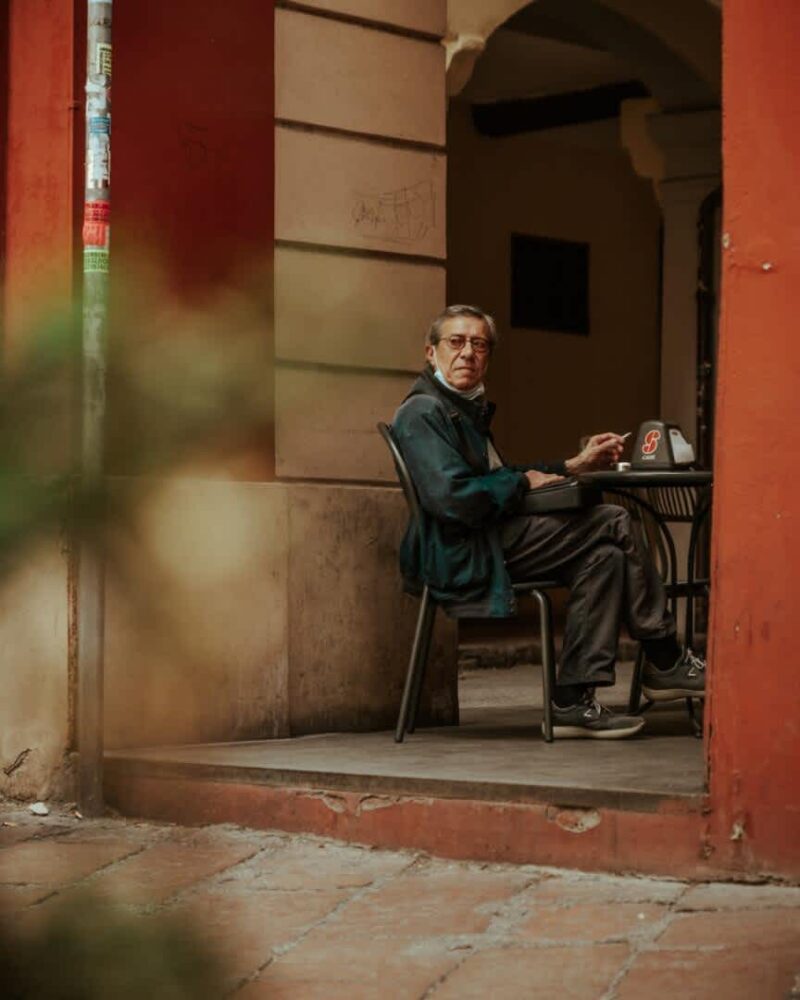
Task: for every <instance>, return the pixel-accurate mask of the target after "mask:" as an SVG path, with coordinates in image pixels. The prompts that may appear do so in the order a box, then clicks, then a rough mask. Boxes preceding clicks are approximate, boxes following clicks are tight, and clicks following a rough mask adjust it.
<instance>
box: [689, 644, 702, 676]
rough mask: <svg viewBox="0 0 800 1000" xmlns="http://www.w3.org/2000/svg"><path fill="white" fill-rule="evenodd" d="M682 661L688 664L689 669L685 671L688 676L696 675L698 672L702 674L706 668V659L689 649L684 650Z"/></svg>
mask: <svg viewBox="0 0 800 1000" xmlns="http://www.w3.org/2000/svg"><path fill="white" fill-rule="evenodd" d="M684 661H685V662H686V663H687V664H688V666H689V670H688V672H687V673H688V676H689V677H697V675H698V674H702V673H703V671H704V670H705V669H706V661H705V660H703V659H702V658H701V657H699V656H697V655H696V654H695V653H693V652H692V651H691V649H687V650H686V655H685V657H684Z"/></svg>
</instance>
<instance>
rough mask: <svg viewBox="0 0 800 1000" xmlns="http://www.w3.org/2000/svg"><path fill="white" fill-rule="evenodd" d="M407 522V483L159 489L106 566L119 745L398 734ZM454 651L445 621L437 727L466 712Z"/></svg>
mask: <svg viewBox="0 0 800 1000" xmlns="http://www.w3.org/2000/svg"><path fill="white" fill-rule="evenodd" d="M124 485H125V484H124V483H120V484H119V488H120V489H122V488H123V487H124ZM404 524H405V510H404V503H403V500H402V498H401V496H400V494H399V491H398V490H395V489H385V488H380V487H373V488H364V487H351V486H346V485H342V486H338V487H336V486H330V485H325V486H321V485H310V484H309V485H304V484H280V483H225V482H212V481H208V480H195V479H173V480H165V481H163V482H161V483H156V484H154V486H153V488H152V491H151V492H150V494H149V496H148V498H147V499H146V501H145V502H144V503H143V504H142V506H141V508H140V511H139V514H138V515H137V517H136V519H135V520H134V522H133V524H132V526H131V528H130V530H128V531H125V532H123V531H120V532H119V534H118V536H117V541H116V544H115V547H114V550H113V551H114V559H113V560H112V562H111V564H110V570H109V585H108V599H107V616H108V640H107V648H106V739H107V743H108V745H109V746H111V747H118V746H130V745H159V744H175V743H196V742H207V741H231V740H237V739H239V740H241V739H263V738H271V737H282V736H283V737H285V736H289V735H296V734H298V733H307V732H320V731H330V730H355V729H375V728H382V727H387V728H388V727H391V726H392V725H393V724H394V720H395V716H396V712H397V709H398V706H399V703H400V694H401V690H402V684H403V680H404V677H405V670H406V663H407V657H408V653H409V650H410V647H411V639H412V635H413V628H414V621H415V613H416V607H417V604H416V601H414V600H413V599H412V598H410V597H408V596H406V595H404V594H403V593H402V589H401V584H400V579H399V575H398V573H397V570H396V552H397V547H398V544H399V541H400V536H401V534H402V530H403V527H404ZM454 641H455V627H454V624H453V623H451V622H448V621H446V620H444V619H442V620H441V621H440V624H439V629H438V633H437V643H436V647H435V653H434V656H433V658H432V663H431V674H430V684H429V688H428V689H429V691H430V692H432V695H430V694H429V695H428V697H427V703H426V704H425V706H424V710H425V713H426V715H427V717H428V718H431V719H435V720H437V721H439V722H449V721H453V719H454V718H455V717H456V716H457V701H456V689H455V685H456V676H455V669H454V660H455V655H454V653H455V650H454Z"/></svg>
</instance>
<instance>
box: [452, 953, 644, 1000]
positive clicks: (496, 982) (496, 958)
mask: <svg viewBox="0 0 800 1000" xmlns="http://www.w3.org/2000/svg"><path fill="white" fill-rule="evenodd" d="M628 954H629V952H628V948H627V946H626V945H622V944H601V945H596V946H595V947H594V948H585V947H583V948H581V947H578V948H502V949H500V948H493V949H491V950H487V951H481V952H478V953H476V954H474V955H470V956H469V958H467V959H466V961H465V962H464V963H463V964H462V965H460V966H459V967H458V968H457V969H456V971H455V972H453V973H451V975H449V976H448V977H447V978H446V979H445V981H444V982H443V983H442V985H441V986H440V987H439V988H438V989H437V990H436V993H435V997H436V1000H489V998H491V1000H539V998H542V1000H553V998H554V997H557V998H558V1000H598V998H599V997H602V996H603V994H604V993H605V992H606V990H607V989H608V987H609V986H610V984H611V982H612V980H613V979H614V977H615V976H616V975H617V973H618V972H619V971H620V970H621V969H622V966H623V964H624V963H625V962H626V961H627V958H628ZM651 996H652V994H651Z"/></svg>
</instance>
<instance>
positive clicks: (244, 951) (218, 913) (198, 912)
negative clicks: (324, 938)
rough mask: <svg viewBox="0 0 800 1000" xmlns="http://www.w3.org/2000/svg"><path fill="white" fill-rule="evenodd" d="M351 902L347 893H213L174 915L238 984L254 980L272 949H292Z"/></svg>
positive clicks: (199, 895)
mask: <svg viewBox="0 0 800 1000" xmlns="http://www.w3.org/2000/svg"><path fill="white" fill-rule="evenodd" d="M226 889H227V891H226ZM347 896H348V893H347V891H346V890H339V891H336V890H334V891H328V892H302V891H301V892H280V891H277V892H265V891H258V890H256V889H252V890H249V891H238V890H231V889H229V888H227V887H224V888H221V887H215V888H213V889H200V890H199V891H198V892H194V893H192V894H191V895H190V896H187V897H184V899H182V900H181V901H180V903H179V904H178V905H177V906H176V907H174V908H172V910H171V912H172V913H173V914H175V915H177V916H179V917H181V918H185V919H186V920H187V921H190V922H191V923H193V924H194V926H195V927H196V928H197V930H198V932H199V933H200V934H201V935H202V939H203V941H205V942H206V943H207V945H208V947H210V948H213V949H215V950H216V951H217V953H218V954H219V956H220V958H221V959H222V961H223V962H224V965H225V969H226V972H227V974H228V975H230V976H231V977H232V978H234V979H237V980H238V979H242V978H244V977H246V976H250V975H253V974H254V973H255V972H256V971H257V970H258V969H260V968H261V967H262V966H263V965H264V963H265V962H266V961H267V960H268V959H269V958H270V955H271V952H272V949H273V948H276V947H279V946H285V945H289V944H291V943H292V942H293V941H294V940H295V939H297V938H298V937H299V936H300V935H302V933H303V932H304V931H305V930H306V929H307V928H309V927H310V926H311V925H313V924H315V923H316V922H317V921H318V920H321V919H322V918H323V917H325V916H327V914H329V913H330V912H331V911H332V910H333V909H335V908H336V907H337V906H338V905H339V904H340V903H341V902H342V901H343V900H344V899H347Z"/></svg>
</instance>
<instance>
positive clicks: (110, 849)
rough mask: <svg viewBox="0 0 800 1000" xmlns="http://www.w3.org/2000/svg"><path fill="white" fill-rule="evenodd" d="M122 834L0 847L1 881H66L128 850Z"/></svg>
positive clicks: (43, 882)
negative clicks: (82, 840) (85, 841)
mask: <svg viewBox="0 0 800 1000" xmlns="http://www.w3.org/2000/svg"><path fill="white" fill-rule="evenodd" d="M134 849H135V848H132V847H131V845H130V844H129V843H128V841H127V839H126V838H125V837H118V838H114V837H110V838H106V839H104V840H103V841H99V842H97V843H88V844H82V843H79V844H64V843H62V842H61V839H60V838H58V837H57V838H54V839H49V838H48V839H47V840H28V841H25V842H24V843H21V844H16V845H15V846H13V847H7V848H5V849H4V850H2V851H0V882H6V883H15V884H25V883H28V882H36V883H38V884H43V885H65V884H66V883H68V882H74V881H75V880H77V879H81V878H84V877H85V876H86V875H90V874H91V873H92V872H94V871H97V870H98V869H99V868H104V867H105V866H106V865H108V864H110V863H111V862H113V861H118V860H119V859H120V858H124V857H125V856H126V855H127V854H130V853H131V851H132V850H134Z"/></svg>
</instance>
